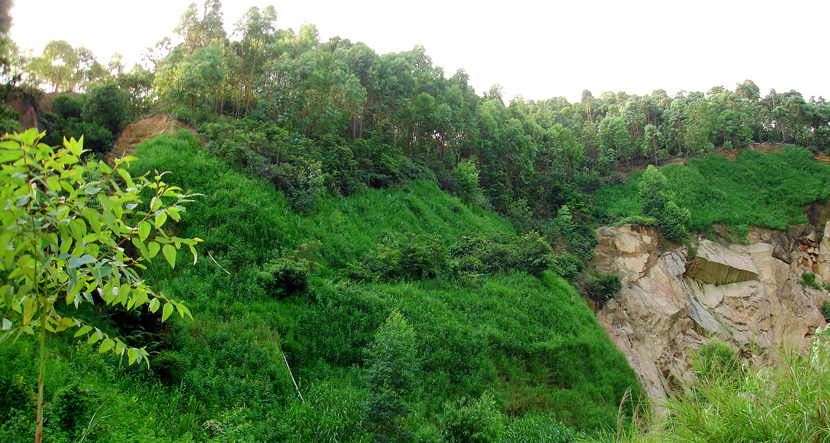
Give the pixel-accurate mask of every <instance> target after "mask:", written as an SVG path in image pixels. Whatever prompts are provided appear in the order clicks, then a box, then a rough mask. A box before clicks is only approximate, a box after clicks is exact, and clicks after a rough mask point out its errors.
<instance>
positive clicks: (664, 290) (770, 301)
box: [593, 224, 830, 403]
mask: <svg viewBox="0 0 830 443" xmlns="http://www.w3.org/2000/svg"><path fill="white" fill-rule="evenodd" d="M828 225H830V224H828ZM811 232H812V233H813V235H811ZM822 234H823V235H822ZM597 236H598V240H599V245H598V246H597V250H596V252H595V256H594V257H595V258H594V263H593V265H594V267H595V268H597V269H598V270H600V271H601V272H606V273H608V272H615V273H618V274H620V280H621V282H622V290H621V291H620V293H619V294H618V295H617V296H616V297H615V299H614V300H611V301H609V302H608V303H606V304H605V305H604V306H603V307H602V308H600V310H599V312H598V313H597V317H598V318H599V320H600V323H601V324H603V325H604V326H605V328H606V330H608V333H609V334H610V336H611V337H612V339H613V340H615V341H616V343H617V345H618V347H619V348H620V349H621V350H622V351H623V353H624V354H625V355H626V357H627V358H628V360H629V363H630V364H631V366H632V367H633V368H634V369H635V371H636V372H637V373H638V374H639V375H640V378H641V380H642V383H643V387H644V388H645V391H646V392H647V393H648V395H649V397H651V398H652V399H655V400H658V403H659V399H664V398H665V397H666V394H667V392H669V391H671V390H672V389H675V388H677V387H679V386H682V385H683V384H684V383H686V382H687V381H688V380H689V377H690V375H689V368H690V367H691V365H692V359H693V356H694V353H695V352H696V351H697V350H698V349H699V348H700V346H701V345H702V344H703V343H705V342H706V341H707V340H708V339H709V338H710V337H716V338H717V339H719V340H721V341H723V342H725V343H728V344H730V345H731V346H732V348H733V349H734V350H736V351H739V352H740V353H741V355H744V356H749V355H755V356H757V355H763V353H759V352H758V351H759V350H760V351H764V350H770V349H772V348H775V347H778V346H781V345H786V346H789V347H793V348H795V349H796V350H800V349H803V348H804V347H806V346H808V345H809V342H810V338H811V337H812V334H813V332H814V331H815V329H816V327H818V326H820V325H822V324H824V319H823V317H822V316H821V314H820V313H819V312H818V308H817V307H818V306H819V305H820V302H821V300H824V299H826V298H827V292H826V291H818V290H816V289H814V288H806V289H805V288H804V287H802V285H801V284H800V283H799V281H800V280H801V276H802V273H803V272H804V271H809V270H810V269H812V268H813V266H818V268H819V271H820V272H819V276H818V277H820V278H821V279H822V281H826V280H830V279H828V277H830V275H828V274H830V260H828V251H830V228H828V227H824V226H822V229H821V230H818V231H817V230H816V229H812V230H811V229H810V227H809V226H799V227H796V228H794V229H792V230H791V231H790V232H789V233H783V232H778V231H772V230H764V229H755V228H753V229H751V231H750V233H749V235H748V236H747V240H749V242H750V243H749V244H736V243H730V242H728V241H726V240H725V239H721V241H719V242H713V241H710V240H705V239H697V240H696V243H697V247H696V249H697V254H696V255H695V256H694V257H692V258H689V256H688V251H687V250H686V248H684V247H680V246H676V245H671V244H670V243H668V242H666V241H665V240H663V239H662V238H660V237H659V235H658V234H657V233H656V232H654V230H653V229H652V228H640V227H633V226H629V225H625V226H620V227H617V228H600V229H598V230H597ZM811 242H813V243H815V244H817V245H818V248H817V251H816V253H810V252H807V248H808V247H813V246H811V245H810V243H811ZM802 247H803V249H802ZM780 257H785V258H789V259H790V261H789V262H787V261H785V260H782V259H781V258H780ZM817 280H818V279H817Z"/></svg>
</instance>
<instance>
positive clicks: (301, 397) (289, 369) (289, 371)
mask: <svg viewBox="0 0 830 443" xmlns="http://www.w3.org/2000/svg"><path fill="white" fill-rule="evenodd" d="M280 354H282V360H283V361H284V362H285V367H286V368H288V375H290V376H291V381H293V382H294V389H296V390H297V395H299V396H300V400H302V401H303V403H305V399H304V398H303V394H301V393H300V388H299V387H298V386H297V381H296V380H294V374H293V373H292V372H291V366H288V359H287V358H285V352H282V351H280Z"/></svg>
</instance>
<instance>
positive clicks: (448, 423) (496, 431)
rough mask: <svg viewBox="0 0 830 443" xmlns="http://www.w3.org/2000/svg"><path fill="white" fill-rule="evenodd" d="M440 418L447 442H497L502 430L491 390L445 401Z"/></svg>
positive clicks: (500, 417) (499, 415) (501, 419)
mask: <svg viewBox="0 0 830 443" xmlns="http://www.w3.org/2000/svg"><path fill="white" fill-rule="evenodd" d="M440 420H441V426H442V427H443V429H444V437H445V438H446V441H447V442H448V443H491V442H497V441H499V438H500V437H501V435H502V434H503V433H504V417H503V416H502V415H501V414H500V413H499V411H498V409H496V401H495V400H494V399H493V395H492V394H491V393H484V394H482V395H481V397H479V398H478V399H475V400H468V399H466V398H462V399H460V400H457V401H454V402H450V403H445V404H444V410H443V414H442V415H441V416H440Z"/></svg>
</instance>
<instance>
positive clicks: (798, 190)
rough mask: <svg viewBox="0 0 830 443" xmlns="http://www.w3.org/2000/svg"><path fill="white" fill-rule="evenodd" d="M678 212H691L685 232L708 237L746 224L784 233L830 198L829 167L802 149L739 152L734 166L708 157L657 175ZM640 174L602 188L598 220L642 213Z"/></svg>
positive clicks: (596, 199) (670, 167) (597, 204)
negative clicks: (715, 227) (716, 227)
mask: <svg viewBox="0 0 830 443" xmlns="http://www.w3.org/2000/svg"><path fill="white" fill-rule="evenodd" d="M660 172H662V173H663V175H664V176H665V177H666V179H667V182H668V184H667V185H668V188H669V189H670V190H671V191H672V192H674V194H675V201H676V203H677V205H678V206H680V207H683V208H687V209H688V210H689V211H690V212H691V220H690V222H689V228H690V229H692V230H695V231H704V232H705V231H708V230H710V229H711V226H712V224H713V223H718V224H722V225H727V226H732V227H734V228H736V229H741V228H743V227H745V226H746V225H747V224H752V225H755V226H760V227H764V228H771V229H786V228H787V226H789V225H790V224H795V223H807V218H806V216H805V215H804V213H803V211H802V209H803V207H804V206H805V205H808V204H810V203H813V202H816V201H823V200H826V199H827V198H828V197H830V166H827V165H823V164H820V163H817V162H816V161H815V160H814V159H813V155H812V154H811V153H810V152H809V151H808V150H806V149H804V148H797V147H793V146H787V147H784V149H783V150H782V151H781V152H776V153H769V154H762V153H759V152H755V151H752V150H744V151H741V152H740V153H739V154H738V156H737V157H736V158H735V160H733V161H730V160H727V159H726V158H724V157H721V156H717V155H710V156H707V157H703V158H697V159H690V160H688V165H687V166H681V165H677V164H672V165H668V166H665V167H663V168H662V169H660ZM643 175H644V174H643V173H642V172H637V173H633V174H631V176H630V177H629V180H628V181H627V182H626V183H624V184H618V185H614V186H610V187H608V188H602V189H600V190H598V191H597V193H596V194H595V195H594V205H595V208H596V212H597V214H599V218H600V220H604V221H612V220H615V219H619V218H623V217H628V216H634V215H637V214H639V213H640V211H641V209H640V208H641V206H640V205H641V202H640V200H639V199H637V198H636V195H637V192H638V186H639V184H640V183H641V182H642V180H643Z"/></svg>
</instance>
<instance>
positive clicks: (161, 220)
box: [156, 209, 167, 229]
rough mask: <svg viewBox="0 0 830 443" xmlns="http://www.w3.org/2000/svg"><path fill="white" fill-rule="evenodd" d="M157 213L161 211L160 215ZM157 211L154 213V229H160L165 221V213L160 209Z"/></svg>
mask: <svg viewBox="0 0 830 443" xmlns="http://www.w3.org/2000/svg"><path fill="white" fill-rule="evenodd" d="M159 211H161V213H160V214H159ZM159 211H156V227H157V228H159V229H161V227H162V226H164V222H166V221H167V213H166V212H164V211H163V210H161V209H160V210H159Z"/></svg>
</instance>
